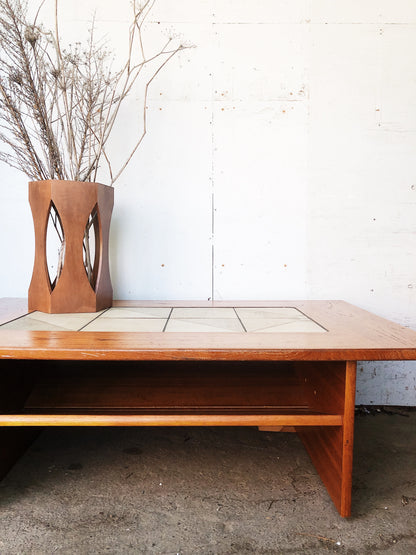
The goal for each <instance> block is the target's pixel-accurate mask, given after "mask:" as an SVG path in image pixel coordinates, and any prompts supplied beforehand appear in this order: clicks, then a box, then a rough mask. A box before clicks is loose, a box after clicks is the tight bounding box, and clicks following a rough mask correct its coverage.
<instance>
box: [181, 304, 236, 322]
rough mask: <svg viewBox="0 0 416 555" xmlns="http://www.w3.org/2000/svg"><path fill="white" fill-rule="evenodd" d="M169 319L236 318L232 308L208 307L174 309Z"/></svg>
mask: <svg viewBox="0 0 416 555" xmlns="http://www.w3.org/2000/svg"><path fill="white" fill-rule="evenodd" d="M171 318H174V319H176V318H221V319H222V318H237V314H236V313H235V310H234V308H232V307H231V308H228V307H208V308H202V307H201V308H198V307H196V308H192V307H184V308H174V309H173V310H172V315H171Z"/></svg>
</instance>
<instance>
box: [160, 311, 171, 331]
mask: <svg viewBox="0 0 416 555" xmlns="http://www.w3.org/2000/svg"><path fill="white" fill-rule="evenodd" d="M172 312H173V307H172V308H171V309H170V312H169V315H168V317H167V318H166V322H165V325H164V326H163V330H162V333H164V332H165V331H166V327H167V325H168V322H169V320H170V317H171V316H172Z"/></svg>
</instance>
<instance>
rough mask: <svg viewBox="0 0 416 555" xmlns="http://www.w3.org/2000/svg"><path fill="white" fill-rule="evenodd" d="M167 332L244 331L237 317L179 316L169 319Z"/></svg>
mask: <svg viewBox="0 0 416 555" xmlns="http://www.w3.org/2000/svg"><path fill="white" fill-rule="evenodd" d="M166 331H167V332H243V331H244V329H243V327H242V325H241V324H240V322H239V320H238V319H237V318H236V319H235V320H233V319H232V318H188V319H186V320H185V319H182V318H178V319H176V320H172V319H171V320H169V322H168V325H167V327H166Z"/></svg>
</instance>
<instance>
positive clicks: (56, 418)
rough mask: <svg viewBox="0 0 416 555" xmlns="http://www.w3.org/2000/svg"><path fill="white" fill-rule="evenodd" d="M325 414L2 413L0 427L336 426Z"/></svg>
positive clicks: (337, 421)
mask: <svg viewBox="0 0 416 555" xmlns="http://www.w3.org/2000/svg"><path fill="white" fill-rule="evenodd" d="M341 423H342V417H341V416H340V415H326V414H317V415H311V414H288V415H285V414H195V413H190V414H127V415H125V414H82V415H76V414H2V415H0V426H257V427H258V426H340V425H341Z"/></svg>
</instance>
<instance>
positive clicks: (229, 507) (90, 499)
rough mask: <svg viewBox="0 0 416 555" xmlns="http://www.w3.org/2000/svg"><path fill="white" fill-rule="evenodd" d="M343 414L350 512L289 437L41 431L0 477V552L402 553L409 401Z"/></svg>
mask: <svg viewBox="0 0 416 555" xmlns="http://www.w3.org/2000/svg"><path fill="white" fill-rule="evenodd" d="M404 414H405V415H399V414H394V415H389V414H384V413H380V414H376V415H365V416H362V415H361V416H360V415H359V416H357V421H356V422H357V426H356V449H355V465H354V491H353V517H352V518H351V519H348V520H345V519H341V518H340V517H339V516H338V514H337V512H336V510H335V509H334V507H333V505H332V503H331V501H330V499H329V497H328V495H327V493H326V491H325V489H324V487H323V486H322V484H321V482H320V480H319V478H318V476H317V475H316V473H315V471H314V468H313V467H312V464H311V463H310V461H309V459H308V456H307V455H306V453H305V452H304V450H303V447H302V445H301V444H300V442H299V441H298V439H297V438H296V436H295V435H294V434H284V433H277V434H272V433H264V432H263V433H260V432H258V431H257V430H256V429H253V428H222V429H221V428H186V429H185V428H171V429H168V428H159V429H158V428H153V429H150V428H130V429H125V428H118V429H115V428H112V429H110V428H107V429H68V428H67V429H49V430H48V431H46V432H44V433H43V434H42V435H41V436H40V437H39V439H38V440H37V441H36V442H35V443H34V444H33V447H32V448H31V449H30V451H28V452H27V454H26V455H25V456H24V457H23V458H22V459H21V460H20V461H19V463H18V464H17V465H16V466H15V467H14V468H13V470H12V471H11V472H10V473H9V475H8V476H7V477H6V478H5V479H4V480H3V481H2V482H1V483H0V517H1V518H0V553H1V555H5V554H19V555H21V554H25V553H28V554H29V553H33V554H38V553H39V554H44V553H45V554H50V553H70V554H84V553H85V554H89V553H91V554H96V553H149V554H150V553H157V554H172V555H175V554H177V553H180V554H238V555H244V554H247V553H258V554H279V553H295V554H298V553H299V554H305V553H306V554H309V553H321V552H332V551H335V552H338V553H346V554H362V553H383V554H403V555H404V554H405V555H409V554H413V553H416V536H415V534H416V412H415V411H405V412H404Z"/></svg>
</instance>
